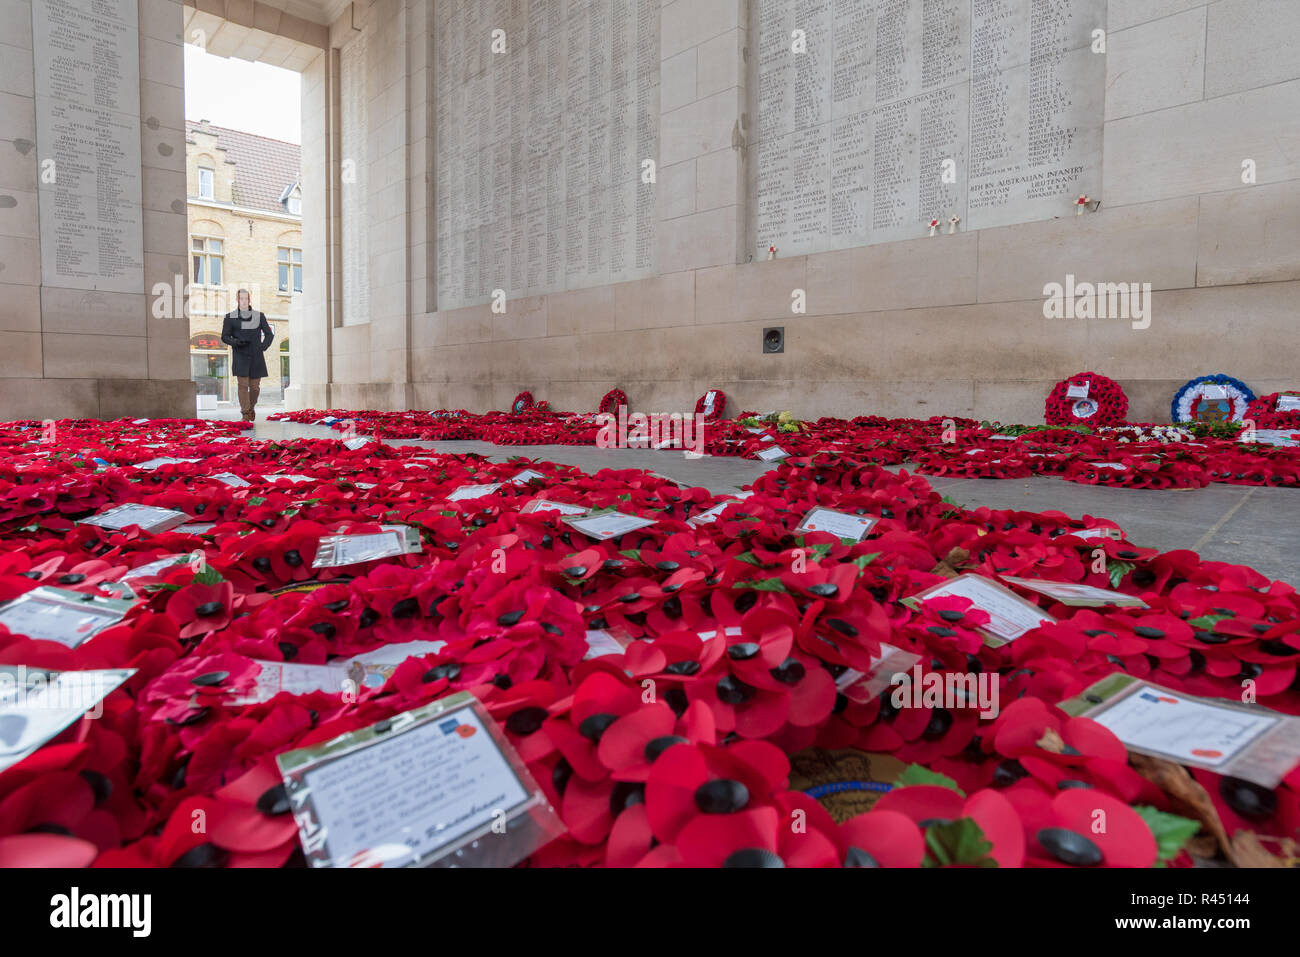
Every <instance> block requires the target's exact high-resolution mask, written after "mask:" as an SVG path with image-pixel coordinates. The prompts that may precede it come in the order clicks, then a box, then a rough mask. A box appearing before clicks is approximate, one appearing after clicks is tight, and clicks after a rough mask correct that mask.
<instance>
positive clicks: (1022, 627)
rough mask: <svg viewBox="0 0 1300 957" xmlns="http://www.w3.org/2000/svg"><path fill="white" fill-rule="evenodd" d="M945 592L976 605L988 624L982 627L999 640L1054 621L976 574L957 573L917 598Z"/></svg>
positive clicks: (938, 595) (937, 595) (1011, 593)
mask: <svg viewBox="0 0 1300 957" xmlns="http://www.w3.org/2000/svg"><path fill="white" fill-rule="evenodd" d="M945 595H952V596H955V597H958V598H965V599H968V600H969V601H970V602H971V603H972V604H974V605H975V607H976V608H978V609H980V610H981V611H984V612H986V613H987V614H988V616H989V623H988V624H987V625H984V626H983V628H984V630H985V631H988V632H990V633H991V634H993V635H996V636H997V637H998V638H1000V639H1002V640H1003V641H1014V640H1015V639H1016V638H1019V637H1020V636H1021V635H1023V634H1024V633H1025V632H1027V631H1030V630H1031V629H1034V628H1037V627H1038V626H1039V625H1041V624H1043V623H1050V622H1052V621H1055V619H1054V618H1052V617H1051V616H1049V615H1044V614H1042V613H1041V612H1039V611H1038V610H1037V609H1036V608H1035V607H1034V606H1033V605H1031V604H1029V603H1028V602H1026V601H1024V600H1023V599H1021V598H1019V597H1018V596H1017V595H1016V594H1015V593H1014V592H1012V591H1010V590H1008V589H1006V588H1003V587H1002V586H1001V585H999V584H997V583H996V582H993V581H990V580H989V579H987V578H983V577H981V576H979V575H961V576H959V577H957V578H954V579H952V581H949V582H945V583H944V584H943V585H940V586H939V587H938V588H936V589H934V590H933V591H931V592H929V593H928V594H926V595H925V597H924V598H922V599H921V600H922V601H923V602H924V601H929V600H930V599H932V598H939V597H941V596H945Z"/></svg>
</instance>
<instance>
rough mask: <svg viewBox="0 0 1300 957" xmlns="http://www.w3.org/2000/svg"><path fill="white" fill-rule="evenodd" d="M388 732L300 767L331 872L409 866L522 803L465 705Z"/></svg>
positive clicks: (522, 795)
mask: <svg viewBox="0 0 1300 957" xmlns="http://www.w3.org/2000/svg"><path fill="white" fill-rule="evenodd" d="M389 734H390V735H391V736H390V737H379V738H377V739H375V740H374V742H373V743H371V744H368V745H365V746H363V747H358V748H356V749H355V750H351V751H348V752H346V753H344V754H341V755H339V756H337V757H326V758H324V759H322V760H321V761H320V762H319V763H318V764H315V765H308V766H306V767H304V768H303V769H302V771H301V776H302V781H303V785H304V787H305V788H306V790H307V792H308V793H309V794H310V803H311V810H312V813H313V815H314V817H315V821H316V824H317V825H318V826H319V828H320V830H321V831H322V832H323V833H322V834H321V835H319V836H318V838H317V839H323V844H322V847H321V849H322V851H323V852H324V854H323V859H324V861H325V862H328V863H329V864H332V866H335V867H348V866H354V865H366V864H369V865H373V863H375V862H376V861H377V860H381V861H383V862H384V863H386V864H389V865H390V866H391V865H392V864H399V865H400V864H411V863H415V862H417V861H420V860H421V859H422V858H425V857H428V856H430V855H434V854H436V852H437V851H438V850H439V849H441V848H443V847H445V846H447V845H448V844H451V843H452V842H454V841H456V840H457V839H458V838H460V837H463V836H465V835H467V834H469V833H471V832H473V831H476V830H480V829H482V828H484V827H486V826H487V825H489V824H490V823H491V822H492V821H493V820H496V819H501V818H502V816H504V815H508V814H509V813H510V812H511V811H512V810H514V809H515V808H517V807H518V806H520V805H521V804H523V803H524V802H525V801H527V800H528V799H529V793H528V791H527V790H526V789H525V788H524V786H523V784H522V782H521V781H520V780H519V778H518V776H517V775H516V774H515V773H514V770H513V769H512V768H511V766H510V763H509V761H507V760H506V758H505V756H504V755H503V754H502V753H501V750H500V749H499V748H498V747H497V744H496V742H495V741H494V740H493V739H492V736H491V734H489V733H488V731H487V729H486V727H485V726H484V724H483V722H482V720H481V719H480V718H479V716H478V715H477V714H476V713H475V712H474V711H473V710H472V709H471V708H470V707H468V706H466V707H462V708H457V709H455V710H453V711H448V712H445V713H443V714H441V715H438V716H436V717H433V718H431V719H429V720H427V721H425V722H423V723H420V724H417V725H415V726H414V727H412V728H410V729H409V730H405V731H400V732H389ZM282 757H283V756H282ZM281 766H282V767H284V765H283V764H282V765H281ZM300 823H301V819H300ZM305 843H306V842H305Z"/></svg>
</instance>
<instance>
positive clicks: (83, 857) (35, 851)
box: [0, 834, 99, 867]
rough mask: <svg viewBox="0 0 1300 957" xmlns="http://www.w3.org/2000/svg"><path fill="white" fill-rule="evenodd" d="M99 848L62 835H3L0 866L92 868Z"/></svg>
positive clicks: (0, 842) (0, 840)
mask: <svg viewBox="0 0 1300 957" xmlns="http://www.w3.org/2000/svg"><path fill="white" fill-rule="evenodd" d="M98 854H99V848H97V847H95V845H94V844H91V843H90V842H89V841H83V840H81V839H79V838H75V837H65V836H64V835H62V834H11V835H9V836H8V837H0V867H89V866H90V864H91V862H92V861H93V860H94V859H95V858H96V856H98Z"/></svg>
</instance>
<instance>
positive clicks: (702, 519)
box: [687, 492, 754, 525]
mask: <svg viewBox="0 0 1300 957" xmlns="http://www.w3.org/2000/svg"><path fill="white" fill-rule="evenodd" d="M753 494H754V493H753V492H741V493H740V494H739V495H733V496H732V497H730V498H728V499H726V500H725V501H722V502H719V503H718V504H717V505H714V506H713V507H712V508H709V509H706V510H705V511H703V512H700V514H698V515H692V516H691V517H690V518H689V519H688V520H687V521H689V522H690V524H692V525H708V524H711V523H712V522H716V521H717V520H718V516H719V515H721V514H722V513H723V512H724V511H725V510H726V509H728V508H730V507H731V506H733V505H735V504H737V503H738V502H743V501H744V500H745V499H747V498H749V497H750V496H751V495H753Z"/></svg>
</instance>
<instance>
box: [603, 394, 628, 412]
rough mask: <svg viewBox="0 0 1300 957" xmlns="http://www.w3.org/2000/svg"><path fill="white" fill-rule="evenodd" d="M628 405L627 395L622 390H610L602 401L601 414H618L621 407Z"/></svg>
mask: <svg viewBox="0 0 1300 957" xmlns="http://www.w3.org/2000/svg"><path fill="white" fill-rule="evenodd" d="M626 405H627V393H626V392H624V391H623V390H622V389H610V390H609V391H608V392H606V393H605V397H604V398H603V399H601V400H600V410H599V411H601V412H617V411H618V409H619V406H626Z"/></svg>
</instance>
